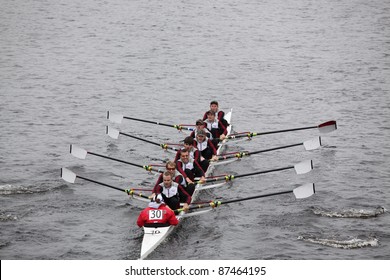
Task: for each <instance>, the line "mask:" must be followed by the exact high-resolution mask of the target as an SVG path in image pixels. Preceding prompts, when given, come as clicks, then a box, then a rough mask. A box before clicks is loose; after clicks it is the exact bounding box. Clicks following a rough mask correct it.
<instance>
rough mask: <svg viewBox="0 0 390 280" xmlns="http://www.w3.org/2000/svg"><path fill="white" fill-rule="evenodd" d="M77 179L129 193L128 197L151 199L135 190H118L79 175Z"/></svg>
mask: <svg viewBox="0 0 390 280" xmlns="http://www.w3.org/2000/svg"><path fill="white" fill-rule="evenodd" d="M76 177H77V178H79V179H83V180H85V181H88V182H91V183H95V184H98V185H102V186H105V187H108V188H111V189H114V190H118V191H121V192H125V193H127V194H128V195H135V196H139V197H142V198H146V199H149V196H147V195H144V194H142V193H136V192H134V191H133V190H125V189H121V188H118V187H115V186H111V185H109V184H106V183H102V182H99V181H96V180H92V179H89V178H85V177H82V176H79V175H77V176H76Z"/></svg>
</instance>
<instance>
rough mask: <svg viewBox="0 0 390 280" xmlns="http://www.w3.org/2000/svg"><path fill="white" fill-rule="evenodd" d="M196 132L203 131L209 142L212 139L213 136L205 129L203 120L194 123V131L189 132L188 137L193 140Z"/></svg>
mask: <svg viewBox="0 0 390 280" xmlns="http://www.w3.org/2000/svg"><path fill="white" fill-rule="evenodd" d="M198 130H204V131H205V132H206V136H207V138H209V139H210V140H212V139H213V135H212V134H211V132H210V131H209V130H208V129H207V128H206V123H205V122H204V121H203V120H201V119H199V120H197V121H196V123H195V129H194V130H193V131H192V132H191V134H190V136H191V137H192V138H195V137H196V132H197V131H198Z"/></svg>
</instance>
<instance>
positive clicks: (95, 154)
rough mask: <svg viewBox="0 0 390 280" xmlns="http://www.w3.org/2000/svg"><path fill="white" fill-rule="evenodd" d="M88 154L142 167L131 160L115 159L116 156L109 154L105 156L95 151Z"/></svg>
mask: <svg viewBox="0 0 390 280" xmlns="http://www.w3.org/2000/svg"><path fill="white" fill-rule="evenodd" d="M88 154H90V155H94V156H97V157H101V158H106V159H110V160H114V161H117V162H121V163H125V164H129V165H133V166H136V167H141V168H144V166H143V165H140V164H136V163H132V162H129V161H125V160H121V159H117V158H113V157H109V156H105V155H101V154H97V153H93V152H88Z"/></svg>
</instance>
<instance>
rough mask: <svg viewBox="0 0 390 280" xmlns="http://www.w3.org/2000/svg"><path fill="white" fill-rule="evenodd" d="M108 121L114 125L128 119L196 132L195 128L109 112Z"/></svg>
mask: <svg viewBox="0 0 390 280" xmlns="http://www.w3.org/2000/svg"><path fill="white" fill-rule="evenodd" d="M107 119H109V120H110V121H111V122H113V123H122V120H123V119H127V120H133V121H138V122H144V123H151V124H157V125H162V126H167V127H173V128H176V129H177V130H180V131H181V130H183V129H184V130H190V131H192V130H194V128H192V127H188V126H183V125H180V124H167V123H162V122H155V121H148V120H144V119H137V118H133V117H126V116H123V115H119V114H112V113H110V111H107Z"/></svg>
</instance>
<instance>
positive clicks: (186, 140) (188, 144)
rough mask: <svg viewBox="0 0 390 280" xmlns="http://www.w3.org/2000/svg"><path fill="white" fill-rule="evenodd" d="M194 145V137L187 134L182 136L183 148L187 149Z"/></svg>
mask: <svg viewBox="0 0 390 280" xmlns="http://www.w3.org/2000/svg"><path fill="white" fill-rule="evenodd" d="M193 146H194V138H193V137H191V136H187V137H186V138H184V148H185V149H187V150H191V148H192V147H193Z"/></svg>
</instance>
